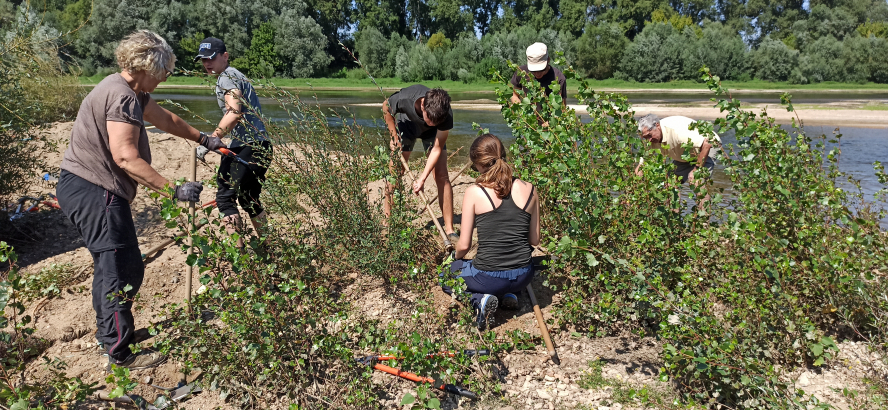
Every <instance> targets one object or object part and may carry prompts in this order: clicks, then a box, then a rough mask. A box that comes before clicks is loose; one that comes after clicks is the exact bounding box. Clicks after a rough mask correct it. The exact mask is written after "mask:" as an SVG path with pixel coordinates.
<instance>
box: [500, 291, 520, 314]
mask: <svg viewBox="0 0 888 410" xmlns="http://www.w3.org/2000/svg"><path fill="white" fill-rule="evenodd" d="M503 309H506V310H518V296H515V294H514V293H506V294H505V295H503Z"/></svg>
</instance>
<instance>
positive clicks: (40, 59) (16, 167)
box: [0, 25, 83, 224]
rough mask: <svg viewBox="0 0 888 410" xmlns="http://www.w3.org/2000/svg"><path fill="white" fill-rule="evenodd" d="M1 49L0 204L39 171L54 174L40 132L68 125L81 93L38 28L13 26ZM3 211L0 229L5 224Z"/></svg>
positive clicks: (28, 184)
mask: <svg viewBox="0 0 888 410" xmlns="http://www.w3.org/2000/svg"><path fill="white" fill-rule="evenodd" d="M14 29H16V30H17V31H13V32H10V33H8V34H7V39H6V40H5V41H3V42H2V43H0V124H2V127H0V158H3V161H4V162H3V166H2V167H0V203H3V204H6V203H9V202H10V201H11V200H12V199H13V197H14V196H15V195H16V194H19V193H21V192H22V191H23V190H24V189H25V188H27V187H28V186H30V185H31V184H32V183H33V182H36V181H37V178H38V175H39V174H38V171H50V172H52V171H53V167H51V166H50V165H49V164H47V163H46V161H45V155H44V152H46V150H49V149H53V146H52V145H51V144H50V142H49V141H48V140H47V139H46V137H45V135H44V134H42V132H41V129H40V128H41V127H42V126H43V125H44V124H46V123H48V122H51V121H58V120H61V119H71V118H73V117H74V115H75V114H76V112H77V109H78V107H79V105H80V100H81V99H82V97H83V89H82V88H81V87H80V85H79V82H78V80H77V77H76V76H74V75H72V74H71V72H70V69H69V67H68V66H66V65H65V64H63V63H62V62H61V60H60V59H59V58H58V54H57V52H58V50H57V49H56V47H55V43H54V42H53V40H52V39H45V38H42V37H39V33H40V32H39V27H35V26H27V25H25V26H16V27H14ZM5 213H6V211H5V207H4V209H3V210H2V211H0V214H2V215H0V224H6V223H8V221H9V218H8V217H6V216H5Z"/></svg>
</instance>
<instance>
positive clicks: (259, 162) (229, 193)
mask: <svg viewBox="0 0 888 410" xmlns="http://www.w3.org/2000/svg"><path fill="white" fill-rule="evenodd" d="M231 151H232V152H234V153H235V154H237V156H238V157H240V158H242V159H244V160H245V161H247V162H249V163H250V166H246V165H244V164H241V163H240V162H238V161H236V160H234V159H232V158H229V157H226V156H223V157H222V161H221V162H220V164H219V174H218V175H216V182H217V184H218V185H219V189H218V190H217V191H216V206H217V207H218V208H219V213H221V214H222V215H224V216H231V215H237V214H238V210H237V204H238V203H240V206H241V208H244V211H246V212H247V214H248V215H250V218H253V217H255V216H256V215H259V214H261V213H262V212H263V211H264V209H263V208H262V202H260V201H259V195H260V194H261V193H262V183H263V182H265V172H266V171H268V166H269V165H270V163H271V158H272V148H271V143H270V142H268V141H262V142H258V143H252V144H251V145H241V146H239V147H236V148H231Z"/></svg>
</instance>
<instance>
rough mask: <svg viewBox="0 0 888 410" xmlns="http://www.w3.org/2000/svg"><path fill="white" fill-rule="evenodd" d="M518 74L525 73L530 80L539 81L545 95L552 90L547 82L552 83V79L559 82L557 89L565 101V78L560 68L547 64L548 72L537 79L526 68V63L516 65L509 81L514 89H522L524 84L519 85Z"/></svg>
mask: <svg viewBox="0 0 888 410" xmlns="http://www.w3.org/2000/svg"><path fill="white" fill-rule="evenodd" d="M519 74H521V75H525V76H527V78H529V79H531V80H536V81H538V82H539V83H540V85H541V86H542V87H543V90H545V91H546V97H548V96H549V94H551V93H552V90H550V89H549V84H552V82H553V81H558V84H561V90H560V91H559V94H561V98H562V99H563V100H564V101H567V78H565V77H564V73H562V72H561V70H559V69H557V68H555V67H552V66H549V72H548V73H546V75H544V76H543V78H540V79H539V80H537V79H536V77H534V76H533V73H532V72H531V71H529V70H528V69H527V65H526V64H525V65H523V66H521V67H518V71H516V72H515V74H514V75H512V81H510V82H511V83H512V87H515V90H520V91H523V90H524V86H523V85H521V82H520V81H518V75H519ZM556 87H557V86H556Z"/></svg>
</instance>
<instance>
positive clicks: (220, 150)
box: [218, 148, 250, 166]
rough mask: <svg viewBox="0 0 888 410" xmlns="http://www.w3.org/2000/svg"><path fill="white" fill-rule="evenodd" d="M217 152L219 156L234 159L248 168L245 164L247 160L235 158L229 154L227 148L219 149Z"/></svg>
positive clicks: (235, 156) (247, 164) (234, 155)
mask: <svg viewBox="0 0 888 410" xmlns="http://www.w3.org/2000/svg"><path fill="white" fill-rule="evenodd" d="M218 151H219V153H220V154H222V155H224V156H226V157H231V158H234V160H235V161H237V162H240V163H241V164H244V165H246V166H250V163H249V162H247V160H245V159H243V158H241V157H239V156H237V154H235V153H233V152H231V150H230V149H228V148H219V149H218Z"/></svg>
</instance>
